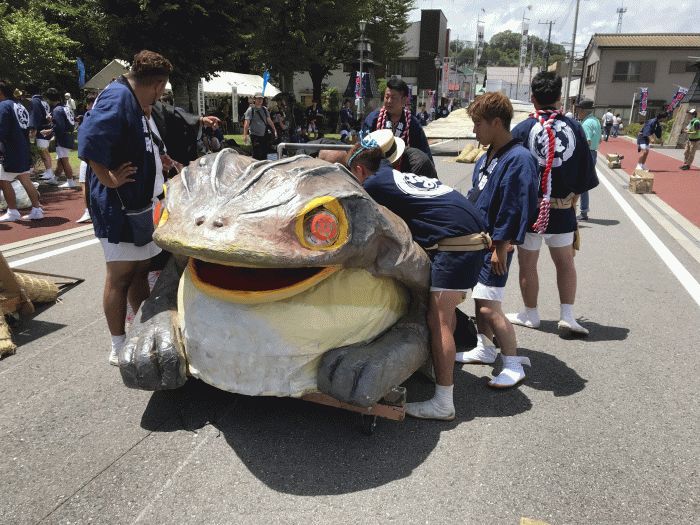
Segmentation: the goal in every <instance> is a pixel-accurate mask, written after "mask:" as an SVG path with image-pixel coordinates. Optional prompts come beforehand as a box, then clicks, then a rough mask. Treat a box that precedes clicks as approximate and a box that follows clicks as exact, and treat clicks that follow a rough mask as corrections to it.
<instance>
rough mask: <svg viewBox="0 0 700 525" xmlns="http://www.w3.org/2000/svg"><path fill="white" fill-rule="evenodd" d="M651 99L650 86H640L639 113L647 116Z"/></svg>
mask: <svg viewBox="0 0 700 525" xmlns="http://www.w3.org/2000/svg"><path fill="white" fill-rule="evenodd" d="M648 101H649V88H645V87H643V88H639V114H640V115H641V116H643V117H644V116H646V114H647V102H648Z"/></svg>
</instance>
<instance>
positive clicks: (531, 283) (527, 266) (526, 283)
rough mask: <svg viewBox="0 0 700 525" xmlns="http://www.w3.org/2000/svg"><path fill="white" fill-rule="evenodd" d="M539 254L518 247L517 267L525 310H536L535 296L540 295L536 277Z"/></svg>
mask: <svg viewBox="0 0 700 525" xmlns="http://www.w3.org/2000/svg"><path fill="white" fill-rule="evenodd" d="M539 256H540V252H539V250H538V251H534V250H524V249H523V248H521V247H518V265H519V266H520V275H519V278H520V293H522V296H523V303H525V307H526V308H537V296H538V295H539V293H540V281H539V276H538V275H537V260H538V258H539Z"/></svg>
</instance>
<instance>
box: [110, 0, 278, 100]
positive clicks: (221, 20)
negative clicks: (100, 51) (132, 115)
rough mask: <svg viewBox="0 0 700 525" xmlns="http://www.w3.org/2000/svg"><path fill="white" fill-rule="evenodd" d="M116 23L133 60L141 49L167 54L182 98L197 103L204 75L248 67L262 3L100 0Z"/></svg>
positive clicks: (122, 52) (119, 49)
mask: <svg viewBox="0 0 700 525" xmlns="http://www.w3.org/2000/svg"><path fill="white" fill-rule="evenodd" d="M99 3H100V4H101V8H102V12H103V13H104V15H105V16H106V20H108V21H109V23H111V24H113V32H112V41H113V43H114V44H115V45H114V46H113V47H114V49H115V51H116V53H118V54H119V55H118V56H120V57H124V58H125V59H130V58H131V57H132V56H133V55H134V54H135V53H136V52H138V51H139V50H141V49H150V50H152V51H156V52H158V53H161V54H163V55H164V56H165V57H166V58H168V59H169V60H170V61H171V62H172V63H173V67H174V71H173V74H172V76H171V79H172V83H173V89H174V90H175V95H176V98H178V99H179V100H180V101H184V100H187V101H188V102H189V107H190V109H192V108H194V106H195V103H196V95H197V84H198V82H199V78H200V77H209V76H210V75H211V74H212V73H214V72H216V71H225V70H239V71H240V70H241V69H243V70H246V69H247V67H248V65H247V60H246V59H245V48H246V41H247V40H249V35H250V34H251V33H253V32H254V31H255V29H256V25H255V24H256V23H257V24H260V23H263V22H264V21H263V20H259V19H258V18H256V15H257V14H258V11H259V10H258V7H257V5H256V4H255V3H252V2H246V1H244V0H178V1H170V2H157V1H151V0H100V2H99Z"/></svg>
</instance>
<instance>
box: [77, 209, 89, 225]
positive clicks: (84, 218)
mask: <svg viewBox="0 0 700 525" xmlns="http://www.w3.org/2000/svg"><path fill="white" fill-rule="evenodd" d="M75 222H92V217H90V210H88V209H87V208H85V211H84V212H83V214H82V215H81V216H80V219H78V220H77V221H75Z"/></svg>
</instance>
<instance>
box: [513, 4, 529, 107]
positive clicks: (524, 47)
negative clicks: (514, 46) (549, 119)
mask: <svg viewBox="0 0 700 525" xmlns="http://www.w3.org/2000/svg"><path fill="white" fill-rule="evenodd" d="M531 7H532V6H527V10H523V32H522V36H521V37H520V61H519V62H518V75H517V77H516V81H515V98H516V99H517V100H520V95H519V93H520V74H521V73H522V72H523V69H524V68H525V59H526V58H527V32H528V23H527V22H526V20H528V21H529V20H530V19H529V18H525V13H527V11H529V10H530V8H531Z"/></svg>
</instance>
